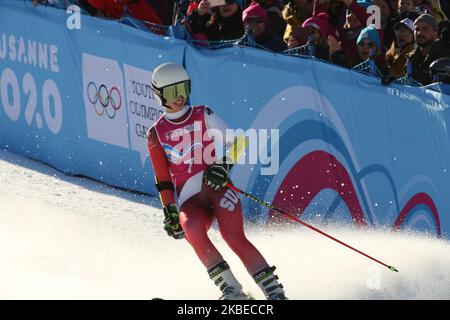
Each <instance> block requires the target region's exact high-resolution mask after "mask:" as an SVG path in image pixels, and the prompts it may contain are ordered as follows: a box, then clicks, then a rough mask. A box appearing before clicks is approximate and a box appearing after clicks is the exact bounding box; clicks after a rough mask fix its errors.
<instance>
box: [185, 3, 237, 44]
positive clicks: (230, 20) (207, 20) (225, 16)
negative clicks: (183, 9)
mask: <svg viewBox="0 0 450 320" xmlns="http://www.w3.org/2000/svg"><path fill="white" fill-rule="evenodd" d="M241 14H242V9H241V4H240V2H239V1H237V0H226V4H225V5H222V6H218V7H213V8H211V4H210V3H209V1H207V0H202V1H201V2H200V4H199V6H198V8H197V9H195V10H194V11H193V12H192V13H191V15H190V16H189V24H190V27H191V29H192V32H193V33H195V34H197V33H203V34H204V35H205V36H206V38H207V39H208V40H209V41H221V40H235V39H239V38H241V37H242V36H243V35H244V26H243V24H242V20H241Z"/></svg>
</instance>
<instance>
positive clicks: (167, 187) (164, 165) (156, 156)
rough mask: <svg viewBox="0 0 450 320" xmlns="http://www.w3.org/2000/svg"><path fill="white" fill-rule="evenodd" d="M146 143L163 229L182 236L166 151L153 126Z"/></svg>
mask: <svg viewBox="0 0 450 320" xmlns="http://www.w3.org/2000/svg"><path fill="white" fill-rule="evenodd" d="M147 144H148V150H149V153H150V158H151V160H152V165H153V170H154V172H155V180H156V188H157V190H158V192H159V196H160V200H161V204H162V206H163V211H164V230H166V231H167V234H168V235H169V236H171V237H173V238H175V239H182V238H184V232H183V229H182V227H181V225H180V220H179V211H178V207H177V205H176V204H175V186H174V184H173V182H172V178H171V176H170V171H169V164H168V162H167V158H166V153H165V152H164V149H163V148H162V146H161V143H160V142H159V139H158V136H157V133H156V130H155V128H151V129H150V130H149V131H148V133H147Z"/></svg>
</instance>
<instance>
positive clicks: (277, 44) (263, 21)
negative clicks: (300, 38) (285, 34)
mask: <svg viewBox="0 0 450 320" xmlns="http://www.w3.org/2000/svg"><path fill="white" fill-rule="evenodd" d="M242 20H243V22H244V25H245V28H246V30H247V31H248V32H249V35H250V36H251V37H253V39H254V40H255V42H256V44H257V45H259V46H262V47H263V48H265V49H268V50H271V51H274V52H281V51H284V50H287V44H286V42H284V41H283V39H282V38H281V37H279V36H277V35H276V34H274V33H272V32H271V31H270V29H269V28H268V21H267V14H266V11H265V10H264V9H263V8H262V7H261V6H260V5H259V4H258V2H252V3H251V4H250V6H249V7H248V8H247V9H245V10H244V12H243V13H242Z"/></svg>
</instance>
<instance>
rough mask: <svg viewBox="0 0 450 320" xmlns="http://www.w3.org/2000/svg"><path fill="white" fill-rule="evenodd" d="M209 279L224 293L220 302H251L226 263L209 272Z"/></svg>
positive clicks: (223, 262) (221, 263)
mask: <svg viewBox="0 0 450 320" xmlns="http://www.w3.org/2000/svg"><path fill="white" fill-rule="evenodd" d="M208 274H209V277H210V278H211V280H212V281H214V284H215V285H216V286H218V287H219V288H220V291H222V296H221V297H220V298H219V300H251V299H252V298H251V297H250V296H248V295H247V294H245V293H244V292H243V291H242V285H241V284H240V283H239V282H238V281H237V280H236V278H235V277H234V275H233V273H232V272H231V270H230V266H229V265H228V263H227V262H226V261H222V262H220V263H219V264H217V265H216V266H214V267H212V268H211V269H209V270H208Z"/></svg>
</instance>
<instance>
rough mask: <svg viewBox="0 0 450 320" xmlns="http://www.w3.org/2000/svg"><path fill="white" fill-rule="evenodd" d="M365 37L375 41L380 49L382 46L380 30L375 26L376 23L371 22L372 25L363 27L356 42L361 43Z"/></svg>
mask: <svg viewBox="0 0 450 320" xmlns="http://www.w3.org/2000/svg"><path fill="white" fill-rule="evenodd" d="M364 39H369V40H370V41H372V42H373V43H375V45H376V46H377V48H378V49H380V47H381V41H380V35H379V34H378V30H377V28H376V27H375V25H373V24H371V25H370V26H368V27H365V28H364V29H362V30H361V32H360V33H359V36H358V39H357V40H356V44H359V43H360V42H362V41H363V40H364Z"/></svg>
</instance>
